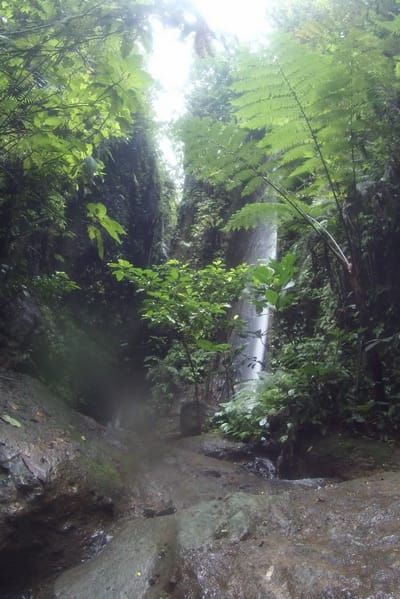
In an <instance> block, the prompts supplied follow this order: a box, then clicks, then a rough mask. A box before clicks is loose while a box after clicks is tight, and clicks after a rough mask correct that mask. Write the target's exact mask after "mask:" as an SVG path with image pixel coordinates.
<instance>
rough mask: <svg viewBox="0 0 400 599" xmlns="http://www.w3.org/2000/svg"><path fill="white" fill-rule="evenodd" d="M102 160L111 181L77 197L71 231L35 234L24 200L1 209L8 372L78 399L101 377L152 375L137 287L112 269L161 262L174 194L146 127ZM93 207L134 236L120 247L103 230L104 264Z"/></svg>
mask: <svg viewBox="0 0 400 599" xmlns="http://www.w3.org/2000/svg"><path fill="white" fill-rule="evenodd" d="M99 158H101V159H102V162H103V164H104V168H103V173H102V174H101V175H97V176H95V177H94V178H91V179H90V180H88V181H86V182H82V183H81V184H80V186H79V188H78V189H77V190H76V191H75V192H74V193H71V192H69V195H68V201H67V203H66V208H65V213H64V216H63V219H64V223H65V224H64V226H63V227H61V228H58V229H57V227H50V226H49V227H48V228H46V229H45V230H44V229H43V228H42V229H41V230H36V229H35V227H33V226H32V227H28V226H27V225H26V220H27V217H28V214H27V210H26V209H25V208H24V209H21V210H20V211H19V212H18V210H17V208H18V202H17V201H16V203H15V206H11V205H8V208H7V206H6V205H5V204H3V205H2V206H0V242H1V243H0V246H1V249H2V254H1V260H0V262H1V269H0V270H1V272H0V275H1V278H2V286H1V290H0V365H3V366H5V367H10V368H18V369H23V370H25V371H28V372H30V373H32V374H34V375H35V376H39V377H40V378H42V379H44V380H46V381H48V382H50V383H52V384H54V385H56V387H57V388H58V390H59V391H61V392H62V393H63V394H64V395H66V396H68V397H69V398H71V396H73V397H72V398H73V399H76V396H79V395H81V392H82V389H81V388H82V386H85V385H86V382H85V383H84V384H83V383H82V382H81V379H86V378H87V377H89V378H90V377H91V376H92V375H93V373H95V372H97V373H98V372H99V371H101V372H102V373H104V371H105V370H107V372H111V370H112V369H115V366H116V364H117V363H118V362H120V361H123V362H126V363H128V364H129V366H130V367H133V368H134V369H140V368H141V366H142V360H143V351H142V348H141V345H142V344H143V342H144V340H145V334H144V331H143V328H142V325H141V323H140V319H139V317H138V314H137V302H136V300H135V297H134V292H133V288H132V286H130V285H127V284H123V283H118V282H117V281H116V280H115V278H114V277H113V276H112V275H111V273H110V270H109V267H108V266H107V263H108V262H112V261H114V260H116V259H117V258H119V257H123V258H124V259H126V260H129V261H130V262H132V263H133V264H135V265H139V266H145V265H148V264H149V263H151V262H157V261H159V260H160V259H161V255H162V251H163V249H162V248H163V247H164V240H163V230H164V220H165V219H166V218H168V206H167V203H168V200H167V199H165V197H164V190H165V195H167V196H168V197H170V196H171V194H172V193H173V191H172V192H171V184H170V183H169V182H164V181H165V177H164V178H163V175H162V174H161V172H160V167H159V163H158V160H157V157H156V150H155V145H154V142H153V139H152V135H151V131H150V126H149V124H148V123H146V122H145V121H144V120H143V119H140V118H138V119H137V121H136V125H135V128H134V131H133V133H132V136H131V138H129V139H123V140H115V141H113V142H112V143H110V144H108V146H107V147H104V148H103V149H102V150H100V155H99ZM168 186H169V188H168ZM21 194H23V189H19V190H18V197H20V195H21ZM17 199H18V198H17ZM90 203H102V204H104V206H105V207H106V209H107V215H108V216H109V217H110V218H112V219H114V220H116V221H118V223H120V225H122V227H123V228H124V229H125V232H126V234H125V235H122V236H121V244H118V243H117V242H116V241H115V240H113V239H112V238H111V237H110V236H109V235H108V233H107V232H106V231H105V230H104V229H102V228H101V227H99V230H100V233H101V236H102V241H103V244H104V256H103V257H100V255H99V251H98V247H97V246H96V244H95V243H94V242H93V240H91V239H90V238H89V235H88V225H90V223H91V221H90V219H89V218H88V214H87V210H88V209H87V206H88V204H90ZM32 214H33V213H32ZM24 223H25V225H24ZM9 227H12V228H13V230H14V231H15V232H16V233H18V236H19V241H18V244H16V242H15V243H14V242H12V240H11V238H10V231H9ZM17 246H18V247H17ZM60 271H61V273H62V274H61V275H60V274H59V273H60ZM63 273H66V275H67V277H66V276H65V275H64V274H63ZM71 281H73V282H74V283H73V284H71Z"/></svg>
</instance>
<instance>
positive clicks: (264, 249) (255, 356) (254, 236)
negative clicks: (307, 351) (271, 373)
mask: <svg viewBox="0 0 400 599" xmlns="http://www.w3.org/2000/svg"><path fill="white" fill-rule="evenodd" d="M276 249H277V228H276V225H274V224H268V225H263V226H260V227H257V229H254V231H252V233H251V236H250V239H249V243H248V246H247V251H246V254H245V255H244V256H243V262H247V264H251V265H256V264H260V263H262V264H267V263H268V262H269V260H270V259H271V258H276ZM237 309H238V313H239V316H240V317H241V319H242V320H243V321H244V323H245V325H244V331H243V332H242V333H241V335H240V336H239V335H237V334H235V335H234V338H233V339H232V343H233V345H234V346H236V347H238V346H243V349H242V351H241V353H240V355H239V356H238V359H237V368H236V371H237V378H238V381H240V382H244V381H248V380H256V379H257V378H258V375H259V373H260V372H261V371H262V370H263V369H264V367H265V363H266V360H267V352H266V346H267V335H268V327H269V322H270V310H269V309H268V308H266V309H265V310H263V312H262V313H261V314H257V311H256V308H255V306H254V305H253V304H252V303H250V302H249V301H247V299H246V292H244V296H243V298H242V299H241V300H240V302H239V304H238V306H237Z"/></svg>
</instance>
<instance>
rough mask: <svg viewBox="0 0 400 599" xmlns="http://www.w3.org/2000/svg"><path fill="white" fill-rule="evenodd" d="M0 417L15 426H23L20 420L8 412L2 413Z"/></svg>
mask: <svg viewBox="0 0 400 599" xmlns="http://www.w3.org/2000/svg"><path fill="white" fill-rule="evenodd" d="M0 418H1V419H2V420H4V422H7V423H8V424H11V426H15V427H16V428H21V426H22V424H21V423H20V421H19V420H17V419H16V418H13V417H12V416H9V415H8V414H2V415H1V416H0Z"/></svg>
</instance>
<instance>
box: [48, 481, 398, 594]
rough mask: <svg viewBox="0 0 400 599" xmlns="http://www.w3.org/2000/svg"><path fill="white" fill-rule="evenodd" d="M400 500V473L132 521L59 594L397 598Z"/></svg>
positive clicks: (202, 504)
mask: <svg viewBox="0 0 400 599" xmlns="http://www.w3.org/2000/svg"><path fill="white" fill-rule="evenodd" d="M399 500H400V475H399V474H398V473H386V474H384V475H375V476H373V477H370V478H365V479H358V480H354V481H349V482H344V483H340V484H336V485H331V486H327V487H325V488H321V489H299V488H296V487H294V488H292V487H291V486H290V485H289V484H288V485H287V486H286V488H285V489H283V488H282V487H281V490H280V492H278V493H274V494H269V490H268V488H265V489H264V491H263V492H260V493H259V494H249V493H230V494H228V495H226V496H225V497H223V498H220V499H217V500H210V501H199V502H198V503H196V504H195V505H193V506H191V507H188V508H184V509H180V510H178V511H177V512H176V513H175V514H173V515H167V516H162V517H159V518H155V519H153V520H151V521H149V520H145V521H143V520H142V521H138V520H130V521H127V522H126V523H125V525H124V526H123V529H122V530H121V532H119V533H117V534H116V536H115V538H114V540H113V542H112V543H111V544H110V545H109V546H108V547H107V548H106V549H105V550H104V551H103V553H102V554H101V555H99V556H98V557H97V558H95V559H94V560H91V561H90V562H89V563H88V564H83V565H81V566H79V567H78V568H76V569H74V570H72V571H70V572H66V573H65V574H63V575H62V576H61V577H60V578H59V579H58V581H57V582H56V585H55V597H57V598H59V599H72V598H76V599H80V598H82V599H83V598H88V599H90V598H93V599H94V598H95V597H96V598H100V599H101V598H103V597H104V598H105V597H137V598H138V599H139V598H141V597H143V598H146V599H147V598H151V599H153V598H156V597H157V598H160V597H163V598H167V597H174V598H179V599H184V598H185V599H200V598H205V599H206V598H215V599H230V598H232V599H236V598H243V599H259V598H265V599H300V598H301V597H304V598H310V599H314V598H315V599H322V598H326V599H328V598H337V599H339V598H341V599H344V598H350V599H351V598H353V599H367V598H371V599H372V598H375V597H382V598H383V597H391V598H393V599H395V598H396V599H397V598H398V597H400V595H399V594H398V592H399V580H400V544H399V540H400V519H399V515H400V514H399ZM160 547H164V553H163V554H160ZM99 576H100V577H104V579H105V580H107V579H109V580H110V581H112V582H110V584H112V585H113V586H112V593H111V594H110V592H108V594H107V590H105V589H104V588H103V587H102V585H99V584H98V580H99ZM171 580H172V581H174V584H173V585H172V586H173V588H172V586H171Z"/></svg>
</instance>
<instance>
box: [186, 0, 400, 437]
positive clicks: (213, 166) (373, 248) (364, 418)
mask: <svg viewBox="0 0 400 599" xmlns="http://www.w3.org/2000/svg"><path fill="white" fill-rule="evenodd" d="M399 8H400V5H399V3H398V2H396V1H394V2H390V1H389V2H385V3H379V4H376V3H374V4H372V3H364V2H359V1H357V0H354V1H353V2H335V3H334V2H332V3H331V2H322V1H321V2H303V3H301V10H299V11H297V10H296V9H295V8H294V5H293V3H290V2H287V3H284V4H283V5H280V7H278V8H276V10H275V11H273V12H274V15H275V17H276V23H277V25H276V32H275V33H274V34H273V35H272V36H271V37H270V40H269V43H268V45H267V46H266V47H265V49H259V50H254V49H253V50H251V51H246V50H244V51H240V52H238V53H237V57H236V58H235V63H234V65H233V68H232V73H231V76H232V80H233V83H232V84H231V85H230V87H229V89H230V94H231V96H230V106H231V109H230V110H231V112H230V118H229V119H225V120H224V119H221V118H218V117H217V118H215V115H214V114H212V113H209V114H205V115H199V116H195V117H194V118H191V119H187V120H186V122H185V124H184V127H183V136H184V139H185V142H186V158H187V163H188V168H189V170H190V172H191V176H192V177H195V178H196V179H198V180H199V181H202V182H203V184H208V185H209V186H212V187H213V189H214V190H218V189H220V188H224V189H225V190H227V191H228V192H230V193H232V192H233V193H238V192H239V193H240V194H241V195H242V196H243V198H244V199H246V198H247V203H246V204H245V206H244V207H243V208H242V209H241V210H240V211H238V212H235V213H234V214H233V215H232V216H231V218H230V219H229V220H228V222H227V226H226V230H228V231H229V230H230V231H232V230H237V229H241V228H252V227H254V226H256V225H258V224H259V223H260V222H262V221H264V220H265V219H269V220H271V219H274V221H275V222H277V223H279V224H280V240H281V241H280V253H281V255H282V256H284V255H285V252H286V251H287V250H288V249H289V248H290V250H291V251H292V252H294V253H295V254H296V255H297V257H298V262H299V263H300V264H301V265H302V266H301V268H300V269H299V271H298V274H297V277H296V293H295V294H293V295H292V299H291V305H286V306H285V307H284V308H283V307H282V309H278V310H277V311H276V316H275V325H274V327H275V331H276V334H275V337H274V342H273V353H272V360H271V368H272V370H273V374H272V376H271V377H267V378H266V380H265V381H264V382H263V384H261V390H260V391H259V392H258V396H259V400H257V399H256V400H255V399H254V397H253V396H254V391H253V392H250V396H251V398H250V399H248V401H247V400H246V401H243V397H242V396H239V398H238V400H237V402H238V403H237V406H236V408H237V409H236V408H235V403H233V404H232V403H231V404H228V405H227V406H226V407H225V408H224V410H223V411H222V413H221V414H220V415H219V418H220V419H222V422H225V424H224V425H223V426H224V428H225V429H226V430H229V431H231V432H233V431H236V433H237V434H242V433H243V432H244V431H246V433H245V435H244V436H246V435H247V436H252V435H253V436H267V435H268V434H271V431H272V429H274V427H275V429H276V434H278V435H280V436H283V437H285V438H286V437H287V430H286V427H289V429H290V430H294V429H297V428H299V429H303V430H304V428H307V427H310V426H311V427H313V426H314V427H318V428H321V426H322V427H326V426H336V425H341V426H343V425H350V426H361V427H362V428H363V429H364V430H367V431H369V432H372V431H373V430H375V431H376V430H377V429H378V430H381V431H386V433H387V432H388V431H390V430H392V431H393V429H396V430H397V428H398V426H399V424H400V421H399V403H398V400H399V383H400V381H399V376H398V360H397V357H396V356H397V346H398V340H399V336H398V331H399V312H398V299H399V285H398V277H397V266H396V257H395V247H396V245H398V243H399V241H400V240H399V232H400V229H399V210H398V195H399V187H398V186H399V173H398V161H397V155H396V145H397V139H398V134H399V124H400V122H399V114H398V95H399V81H398V76H397V75H398V54H399V45H398V31H399V27H400V15H399ZM210 85H211V89H212V88H213V84H212V83H211V84H210ZM225 95H226V92H225ZM205 147H206V148H207V150H206V151H204V148H205ZM221 201H222V202H223V201H224V199H222V200H221ZM249 422H250V423H251V424H250V426H249ZM232 427H233V428H232Z"/></svg>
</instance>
